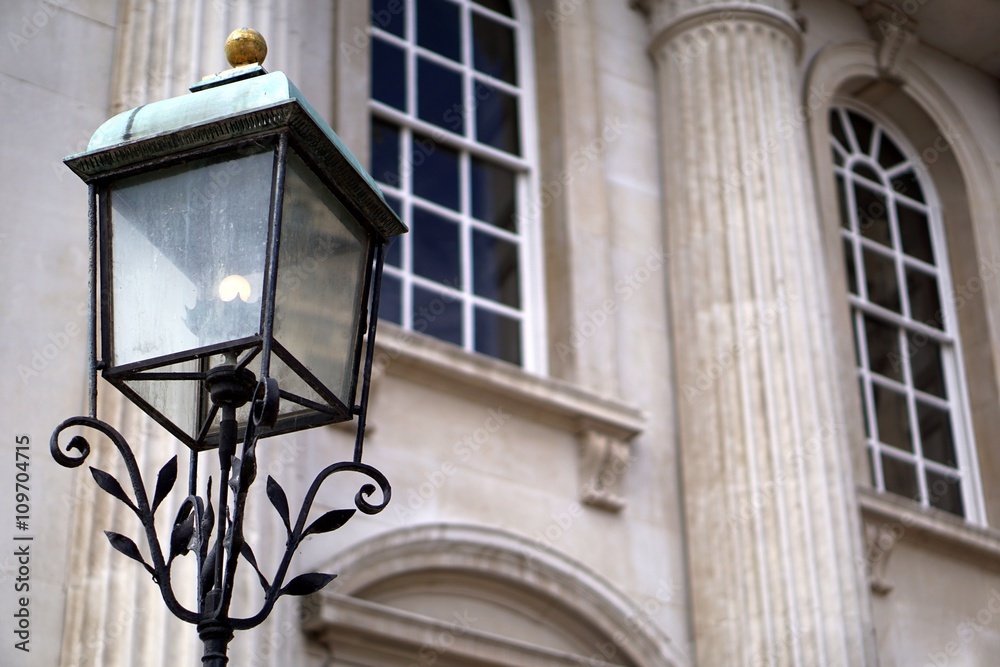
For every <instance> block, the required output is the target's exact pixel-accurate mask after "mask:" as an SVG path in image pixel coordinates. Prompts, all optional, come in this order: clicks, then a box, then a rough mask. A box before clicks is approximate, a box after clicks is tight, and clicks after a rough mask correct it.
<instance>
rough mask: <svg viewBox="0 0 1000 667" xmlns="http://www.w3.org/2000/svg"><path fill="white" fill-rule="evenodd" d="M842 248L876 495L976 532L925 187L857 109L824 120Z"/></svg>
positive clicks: (922, 177) (932, 210)
mask: <svg viewBox="0 0 1000 667" xmlns="http://www.w3.org/2000/svg"><path fill="white" fill-rule="evenodd" d="M830 133H831V141H832V149H833V161H834V173H835V174H836V181H837V197H838V202H839V206H840V222H841V229H840V236H841V239H842V242H843V253H844V261H845V268H846V274H847V281H848V292H849V300H850V305H851V321H852V328H853V333H854V342H855V351H856V353H857V354H856V363H857V367H858V379H859V384H860V392H861V403H862V406H863V408H864V420H865V424H864V426H865V433H866V440H867V445H868V453H869V455H870V463H871V473H872V484H873V486H874V487H875V488H876V489H878V490H879V491H886V492H889V493H894V494H897V495H901V496H905V497H907V498H911V499H912V500H915V501H917V502H919V503H920V504H921V505H923V506H925V507H935V508H938V509H941V510H944V511H946V512H950V513H952V514H956V515H958V516H962V517H966V518H969V519H970V520H977V519H978V517H976V516H975V515H976V514H977V513H978V510H977V507H978V503H977V502H975V500H974V499H975V497H976V496H975V495H974V493H975V491H976V485H977V484H978V474H977V472H976V469H977V466H976V458H975V452H974V447H973V444H972V433H971V426H970V424H971V420H970V418H969V415H968V408H967V405H968V400H967V398H966V388H965V380H964V377H963V370H962V364H961V362H960V359H961V351H960V345H959V337H958V331H957V318H956V316H955V311H954V307H953V302H952V299H951V281H950V271H949V268H948V256H947V255H948V253H947V251H946V246H945V235H944V229H943V226H942V221H941V214H940V208H939V206H938V204H937V199H936V195H935V193H934V189H933V184H932V183H931V182H930V180H929V178H928V176H927V172H926V168H925V167H924V165H923V164H922V163H920V161H919V160H918V159H916V158H915V157H914V153H913V152H912V151H910V150H908V149H907V148H906V147H905V145H904V144H903V143H902V142H901V141H900V140H899V139H898V138H896V137H892V136H891V133H890V132H889V130H888V129H887V128H886V127H883V126H882V125H881V124H879V123H878V122H876V121H874V120H872V119H871V118H869V117H868V116H867V115H865V114H864V113H862V112H859V111H857V110H855V109H850V108H846V107H834V108H833V109H832V110H831V112H830Z"/></svg>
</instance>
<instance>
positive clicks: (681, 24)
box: [629, 0, 802, 56]
mask: <svg viewBox="0 0 1000 667" xmlns="http://www.w3.org/2000/svg"><path fill="white" fill-rule="evenodd" d="M629 5H630V6H631V7H632V8H633V9H635V10H636V11H638V12H640V13H641V14H643V15H645V16H646V19H647V21H648V22H649V27H650V42H649V50H650V52H651V53H653V55H654V56H655V55H656V53H657V51H659V50H660V48H662V47H663V46H665V45H666V44H668V43H670V41H671V40H673V38H674V37H676V36H678V35H680V34H681V33H684V32H687V31H689V30H693V29H696V28H698V27H700V26H705V25H715V26H717V25H719V24H722V25H726V24H734V23H748V22H749V23H759V24H764V25H768V26H770V27H772V28H776V29H778V30H780V31H781V32H784V33H785V34H786V35H788V37H789V38H790V39H791V40H792V42H793V43H794V44H795V47H796V51H799V50H800V48H801V41H802V29H801V27H800V25H799V22H798V21H797V19H796V18H795V16H794V7H793V3H792V2H791V0H629Z"/></svg>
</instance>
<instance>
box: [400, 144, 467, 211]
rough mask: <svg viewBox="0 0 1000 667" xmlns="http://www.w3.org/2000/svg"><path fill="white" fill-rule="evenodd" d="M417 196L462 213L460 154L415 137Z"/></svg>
mask: <svg viewBox="0 0 1000 667" xmlns="http://www.w3.org/2000/svg"><path fill="white" fill-rule="evenodd" d="M410 164H412V165H413V194H415V195H417V196H418V197H423V198H424V199H428V200H430V201H432V202H434V203H436V204H441V205H442V206H447V207H448V208H450V209H454V210H456V211H457V210H458V207H459V202H460V199H459V180H458V151H454V150H452V149H450V148H447V147H445V146H442V145H440V144H435V143H434V141H433V140H431V139H428V138H426V137H424V136H421V135H419V134H414V135H413V149H412V159H411V161H410Z"/></svg>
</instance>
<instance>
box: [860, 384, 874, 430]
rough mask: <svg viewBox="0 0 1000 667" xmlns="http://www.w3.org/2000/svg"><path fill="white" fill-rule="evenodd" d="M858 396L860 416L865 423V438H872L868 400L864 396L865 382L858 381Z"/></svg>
mask: <svg viewBox="0 0 1000 667" xmlns="http://www.w3.org/2000/svg"><path fill="white" fill-rule="evenodd" d="M858 396H859V397H860V398H861V416H862V418H863V419H864V423H865V437H866V438H870V437H872V429H871V425H870V424H869V423H868V398H867V397H866V396H865V382H864V380H862V379H858Z"/></svg>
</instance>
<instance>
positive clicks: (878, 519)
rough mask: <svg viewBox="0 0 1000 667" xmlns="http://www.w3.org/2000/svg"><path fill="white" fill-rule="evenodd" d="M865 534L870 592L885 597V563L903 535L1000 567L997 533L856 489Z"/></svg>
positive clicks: (888, 586)
mask: <svg viewBox="0 0 1000 667" xmlns="http://www.w3.org/2000/svg"><path fill="white" fill-rule="evenodd" d="M858 504H859V505H860V508H861V517H862V520H863V523H864V531H865V563H866V564H867V565H868V569H869V577H870V583H871V586H872V590H873V591H874V592H875V593H876V594H879V595H885V594H888V593H889V592H890V591H891V590H892V584H891V583H889V581H888V580H887V579H886V564H887V563H888V560H889V556H890V554H891V552H892V549H893V547H894V546H895V545H896V543H897V542H898V541H899V540H901V539H903V537H904V536H905V537H906V538H907V540H908V541H911V542H916V543H917V544H930V545H934V546H938V547H943V548H946V549H948V550H949V551H951V552H954V553H955V554H956V555H958V556H960V557H961V558H962V559H965V560H968V561H972V562H976V563H977V564H983V563H987V564H992V565H993V566H997V565H1000V531H998V530H996V529H994V528H989V527H987V526H977V525H973V524H970V523H966V522H965V521H963V520H962V519H961V518H959V517H956V516H953V515H951V514H948V513H947V512H942V511H940V510H935V509H928V508H925V507H920V506H919V505H916V504H915V503H913V502H912V501H909V500H907V499H905V498H897V497H895V496H892V495H890V494H885V493H879V492H877V491H875V490H874V489H871V488H868V487H859V488H858Z"/></svg>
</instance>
